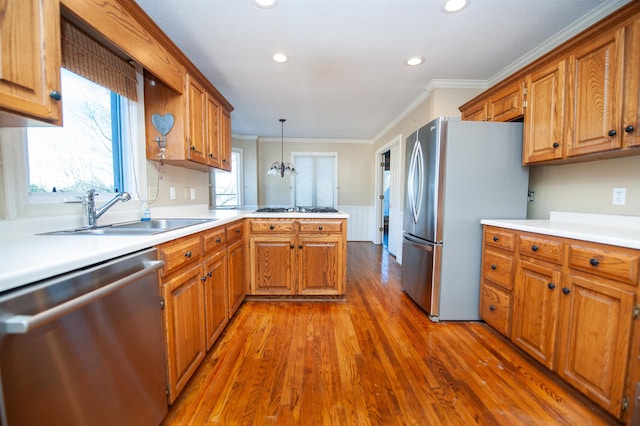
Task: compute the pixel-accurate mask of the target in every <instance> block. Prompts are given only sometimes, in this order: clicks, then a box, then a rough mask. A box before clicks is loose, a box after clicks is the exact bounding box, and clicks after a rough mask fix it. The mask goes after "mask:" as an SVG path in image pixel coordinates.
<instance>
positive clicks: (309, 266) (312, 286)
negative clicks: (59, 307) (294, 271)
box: [298, 235, 345, 295]
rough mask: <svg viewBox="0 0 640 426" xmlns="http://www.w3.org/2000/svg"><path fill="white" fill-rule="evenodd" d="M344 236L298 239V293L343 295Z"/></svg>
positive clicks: (302, 237)
mask: <svg viewBox="0 0 640 426" xmlns="http://www.w3.org/2000/svg"><path fill="white" fill-rule="evenodd" d="M342 250H343V247H342V236H323V237H313V236H303V235H301V236H299V237H298V258H299V267H298V294H322V295H331V294H343V291H342V270H343V268H344V267H345V265H343V264H342V259H343V256H342Z"/></svg>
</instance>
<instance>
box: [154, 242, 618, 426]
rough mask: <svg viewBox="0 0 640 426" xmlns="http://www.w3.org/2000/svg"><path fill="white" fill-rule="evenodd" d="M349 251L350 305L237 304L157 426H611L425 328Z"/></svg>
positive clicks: (378, 262)
mask: <svg viewBox="0 0 640 426" xmlns="http://www.w3.org/2000/svg"><path fill="white" fill-rule="evenodd" d="M348 250H349V251H348V261H347V264H348V271H347V300H346V301H338V302H289V301H287V302H256V301H249V302H245V303H244V304H243V305H242V306H241V308H240V309H239V311H238V312H237V313H236V315H235V317H234V318H233V319H232V321H231V323H230V324H229V325H228V326H227V329H226V331H225V333H224V334H223V335H222V336H221V338H220V339H219V341H218V342H217V343H216V345H215V346H214V347H213V349H212V350H211V351H210V352H209V354H208V355H207V357H206V358H205V360H204V362H203V364H202V365H201V366H200V369H199V370H198V372H197V373H196V375H195V376H194V377H193V378H192V380H191V382H190V383H189V384H188V385H187V387H186V389H185V391H184V392H183V393H182V395H181V396H180V397H179V398H178V399H177V400H176V402H175V403H174V405H173V406H172V407H171V409H170V412H169V414H168V415H167V417H166V418H165V421H164V423H163V424H164V425H175V424H179V425H200V424H220V425H358V426H359V425H471V424H480V425H605V424H615V422H614V421H613V420H612V419H610V418H609V417H606V416H604V415H602V414H601V411H600V410H598V409H596V408H594V406H593V405H591V404H590V403H588V402H587V401H586V400H585V399H584V398H582V397H581V396H579V395H577V394H576V393H575V392H573V391H571V390H570V389H568V387H566V386H565V385H563V384H562V383H560V382H559V381H557V380H555V379H554V378H552V377H549V376H548V375H547V374H545V373H543V372H542V371H541V370H539V369H538V368H537V367H536V366H535V365H534V364H533V361H530V360H529V359H527V358H525V357H523V356H522V355H521V353H520V352H518V351H517V350H515V349H513V348H512V347H511V346H510V345H509V344H508V343H507V342H506V341H505V340H504V339H502V338H501V337H499V336H498V334H497V333H495V332H493V331H492V330H491V329H490V328H489V327H488V326H486V325H485V324H484V323H480V322H449V323H447V322H443V323H439V324H434V323H432V322H430V321H429V319H428V318H427V316H426V314H425V313H424V312H423V311H421V310H420V309H419V308H418V307H417V306H416V305H415V304H414V303H413V302H412V301H411V299H409V298H408V297H407V296H406V294H404V293H403V292H402V290H401V288H400V266H399V265H398V264H397V263H396V262H395V260H394V259H393V258H392V257H390V256H388V255H387V254H386V252H383V250H382V247H381V246H375V245H373V244H370V243H348Z"/></svg>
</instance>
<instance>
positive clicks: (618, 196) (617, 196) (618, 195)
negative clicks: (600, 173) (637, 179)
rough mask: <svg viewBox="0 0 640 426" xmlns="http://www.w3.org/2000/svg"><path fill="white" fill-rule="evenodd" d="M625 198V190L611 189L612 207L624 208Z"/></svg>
mask: <svg viewBox="0 0 640 426" xmlns="http://www.w3.org/2000/svg"><path fill="white" fill-rule="evenodd" d="M626 198H627V188H613V205H614V206H624V203H625V202H626Z"/></svg>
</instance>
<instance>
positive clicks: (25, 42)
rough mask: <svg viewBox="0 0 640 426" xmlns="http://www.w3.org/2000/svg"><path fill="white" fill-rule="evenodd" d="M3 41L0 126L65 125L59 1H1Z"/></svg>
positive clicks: (0, 23) (0, 51) (1, 52)
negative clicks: (46, 123) (58, 97)
mask: <svg viewBox="0 0 640 426" xmlns="http://www.w3.org/2000/svg"><path fill="white" fill-rule="evenodd" d="M0 45H1V49H0V110H3V111H9V112H10V114H0V125H2V126H5V127H6V126H22V125H25V124H29V123H30V122H29V121H28V120H24V119H23V118H22V116H26V117H29V118H34V119H36V120H38V121H45V122H48V123H54V124H61V121H62V106H61V102H60V99H57V96H56V95H55V93H54V92H56V93H58V95H61V87H60V61H61V59H60V5H59V1H58V0H8V1H4V2H2V5H1V6H0ZM13 113H15V114H17V115H14V114H13Z"/></svg>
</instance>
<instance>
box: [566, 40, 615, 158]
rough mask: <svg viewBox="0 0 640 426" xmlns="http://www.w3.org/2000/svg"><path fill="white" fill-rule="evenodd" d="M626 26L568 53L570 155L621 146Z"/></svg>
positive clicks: (567, 148) (567, 151)
mask: <svg viewBox="0 0 640 426" xmlns="http://www.w3.org/2000/svg"><path fill="white" fill-rule="evenodd" d="M624 40H625V28H624V27H623V28H619V29H616V30H613V31H607V32H605V33H603V34H602V35H600V36H599V37H597V38H596V39H594V40H592V41H590V42H589V43H586V44H585V45H583V46H581V47H579V48H577V49H575V51H573V52H572V53H571V55H570V56H569V71H568V78H567V81H568V95H567V105H568V106H567V110H568V111H570V114H571V115H570V116H569V119H568V122H567V124H568V127H567V147H566V155H567V156H568V157H573V156H578V155H585V154H591V153H595V152H603V151H609V150H613V149H619V148H621V147H622V134H623V130H622V129H621V128H620V127H621V126H620V124H621V108H622V94H623V92H622V90H623V81H624V73H623V69H624V68H623V62H622V61H623V58H624Z"/></svg>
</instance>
